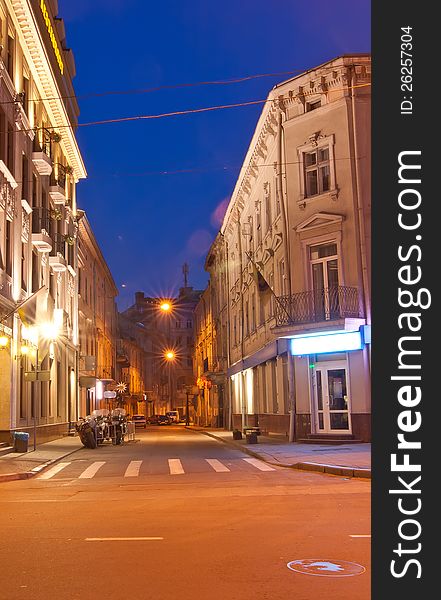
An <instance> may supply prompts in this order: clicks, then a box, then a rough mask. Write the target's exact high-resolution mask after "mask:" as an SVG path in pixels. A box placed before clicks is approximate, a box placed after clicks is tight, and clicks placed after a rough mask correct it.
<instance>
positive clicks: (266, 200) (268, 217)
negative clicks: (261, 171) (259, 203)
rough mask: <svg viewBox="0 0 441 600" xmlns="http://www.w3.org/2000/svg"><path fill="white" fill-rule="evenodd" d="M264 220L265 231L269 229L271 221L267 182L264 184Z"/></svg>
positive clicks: (269, 195)
mask: <svg viewBox="0 0 441 600" xmlns="http://www.w3.org/2000/svg"><path fill="white" fill-rule="evenodd" d="M265 220H266V231H268V230H269V228H270V227H271V223H272V215H271V194H270V188H269V183H267V184H266V185H265Z"/></svg>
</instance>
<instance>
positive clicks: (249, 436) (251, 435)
mask: <svg viewBox="0 0 441 600" xmlns="http://www.w3.org/2000/svg"><path fill="white" fill-rule="evenodd" d="M246 441H247V444H257V433H256V432H255V431H252V430H250V429H248V430H247V432H246Z"/></svg>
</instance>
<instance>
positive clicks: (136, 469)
mask: <svg viewBox="0 0 441 600" xmlns="http://www.w3.org/2000/svg"><path fill="white" fill-rule="evenodd" d="M199 460H202V461H203V462H204V464H206V465H209V467H207V469H208V470H209V471H211V472H212V471H215V472H216V473H231V472H232V471H233V472H234V471H235V470H237V465H239V464H240V463H242V464H243V462H245V463H247V464H249V465H251V467H252V468H253V469H258V470H259V471H275V470H276V469H275V468H274V467H271V466H270V465H268V464H266V463H265V462H263V461H262V460H259V459H257V458H240V459H237V460H234V461H233V462H228V461H227V464H228V466H227V465H226V464H224V462H223V461H221V460H218V459H217V458H204V459H202V458H200V459H199ZM229 460H231V459H229ZM163 461H164V459H160V463H161V464H162V467H161V471H162V475H165V473H164V466H165V465H164V462H163ZM167 463H168V474H169V475H183V474H185V473H187V474H188V475H191V474H195V473H201V471H200V470H199V469H200V467H199V468H198V467H195V468H196V471H194V469H193V468H192V465H193V464H194V463H192V462H191V463H190V464H189V465H187V466H186V469H187V470H185V469H184V466H183V464H182V462H181V460H180V459H179V458H169V459H167ZM75 464H77V465H78V463H76V462H75V461H74V462H61V463H58V464H57V465H54V466H53V467H51V468H50V469H48V470H47V471H45V472H44V473H42V474H41V475H39V476H38V477H37V479H51V478H53V477H55V476H57V475H58V474H59V473H60V471H62V470H63V469H66V475H64V473H63V476H64V477H69V473H70V471H71V470H72V468H74V466H75ZM105 464H106V461H95V462H92V463H91V464H90V465H89V466H88V467H87V468H85V469H84V470H83V471H82V472H81V473H80V474H79V475H77V474H76V473H75V474H74V475H71V476H70V477H73V478H74V479H92V478H93V477H95V475H96V474H97V473H98V471H99V470H100V469H101V467H103V466H104V465H105ZM142 464H143V461H142V460H132V461H130V462H129V463H128V464H127V463H126V465H127V466H124V465H121V471H119V473H118V472H115V471H113V474H112V473H107V474H108V475H113V477H140V476H149V475H160V474H161V473H158V472H156V473H149V470H148V469H147V470H146V471H145V472H143V473H141V466H142ZM69 466H70V469H68V468H67V467H69ZM124 469H125V470H124ZM207 469H206V470H207Z"/></svg>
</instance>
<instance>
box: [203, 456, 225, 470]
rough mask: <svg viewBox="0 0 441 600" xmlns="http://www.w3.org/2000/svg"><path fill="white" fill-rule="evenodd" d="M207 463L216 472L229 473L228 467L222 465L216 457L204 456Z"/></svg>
mask: <svg viewBox="0 0 441 600" xmlns="http://www.w3.org/2000/svg"><path fill="white" fill-rule="evenodd" d="M205 460H206V461H207V463H208V464H209V465H210V467H212V468H213V469H214V470H215V471H216V473H229V472H230V469H229V468H228V467H226V466H225V465H223V464H222V463H221V461H220V460H217V458H206V459H205Z"/></svg>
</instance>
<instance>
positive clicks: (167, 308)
mask: <svg viewBox="0 0 441 600" xmlns="http://www.w3.org/2000/svg"><path fill="white" fill-rule="evenodd" d="M159 308H160V309H161V310H162V312H165V313H170V312H171V311H172V308H173V305H172V303H171V302H170V301H169V300H163V301H162V302H161V304H160V305H159Z"/></svg>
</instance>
